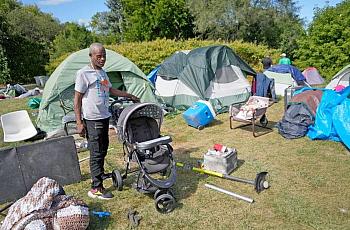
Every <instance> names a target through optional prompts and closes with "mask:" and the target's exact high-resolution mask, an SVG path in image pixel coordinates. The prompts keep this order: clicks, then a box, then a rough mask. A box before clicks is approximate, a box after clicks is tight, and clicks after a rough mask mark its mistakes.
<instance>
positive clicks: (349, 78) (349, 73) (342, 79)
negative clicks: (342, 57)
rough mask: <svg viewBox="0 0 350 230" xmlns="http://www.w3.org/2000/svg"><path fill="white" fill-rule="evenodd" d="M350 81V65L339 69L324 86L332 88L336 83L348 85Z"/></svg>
mask: <svg viewBox="0 0 350 230" xmlns="http://www.w3.org/2000/svg"><path fill="white" fill-rule="evenodd" d="M349 82H350V65H347V66H345V67H344V68H343V69H342V70H340V71H339V72H338V73H337V74H336V75H334V77H333V78H332V80H331V82H329V84H328V85H327V86H326V89H334V88H335V87H337V85H342V86H345V87H346V86H349Z"/></svg>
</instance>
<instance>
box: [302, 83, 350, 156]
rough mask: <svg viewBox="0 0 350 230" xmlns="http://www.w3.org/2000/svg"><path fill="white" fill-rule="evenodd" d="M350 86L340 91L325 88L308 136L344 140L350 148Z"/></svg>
mask: <svg viewBox="0 0 350 230" xmlns="http://www.w3.org/2000/svg"><path fill="white" fill-rule="evenodd" d="M349 95H350V86H348V87H346V88H345V89H344V90H342V91H340V92H336V91H333V90H325V91H324V93H323V96H322V100H321V102H320V104H319V106H318V108H317V112H316V119H315V124H314V125H311V126H309V131H308V133H307V136H308V137H309V138H310V139H312V140H314V139H321V140H333V141H341V142H343V143H344V144H345V145H346V146H347V148H349V149H350V99H349V98H348V97H349Z"/></svg>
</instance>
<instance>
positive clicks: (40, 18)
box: [7, 6, 62, 45]
mask: <svg viewBox="0 0 350 230" xmlns="http://www.w3.org/2000/svg"><path fill="white" fill-rule="evenodd" d="M7 22H8V24H9V26H10V28H11V33H12V34H13V35H16V36H21V37H23V38H25V39H27V40H30V41H32V42H40V43H44V44H46V45H48V44H49V43H50V42H51V41H52V40H53V39H54V37H55V36H56V35H57V34H58V33H59V31H60V30H61V29H62V28H61V25H60V24H59V22H58V21H57V20H56V19H54V18H53V17H52V16H51V15H50V14H46V13H43V12H41V11H40V10H39V8H38V7H37V6H23V7H17V8H15V9H14V10H12V11H10V12H9V13H8V14H7Z"/></svg>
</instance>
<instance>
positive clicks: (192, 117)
mask: <svg viewBox="0 0 350 230" xmlns="http://www.w3.org/2000/svg"><path fill="white" fill-rule="evenodd" d="M182 116H183V118H184V119H185V121H186V123H187V124H188V125H190V126H192V127H195V128H203V126H205V125H207V124H209V123H210V122H211V121H212V120H214V117H215V111H214V109H213V107H212V105H211V104H210V102H208V101H202V100H199V101H197V102H195V103H194V105H192V106H191V107H190V108H188V109H187V110H186V111H185V112H184V113H183V114H182Z"/></svg>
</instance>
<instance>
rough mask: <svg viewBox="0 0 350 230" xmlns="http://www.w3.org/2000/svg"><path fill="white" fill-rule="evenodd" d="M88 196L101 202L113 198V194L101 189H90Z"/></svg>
mask: <svg viewBox="0 0 350 230" xmlns="http://www.w3.org/2000/svg"><path fill="white" fill-rule="evenodd" d="M88 196H89V197H90V198H93V199H96V198H97V199H101V200H110V199H112V198H113V194H112V193H110V192H107V191H106V190H105V189H103V188H92V189H91V190H90V191H89V192H88Z"/></svg>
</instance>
